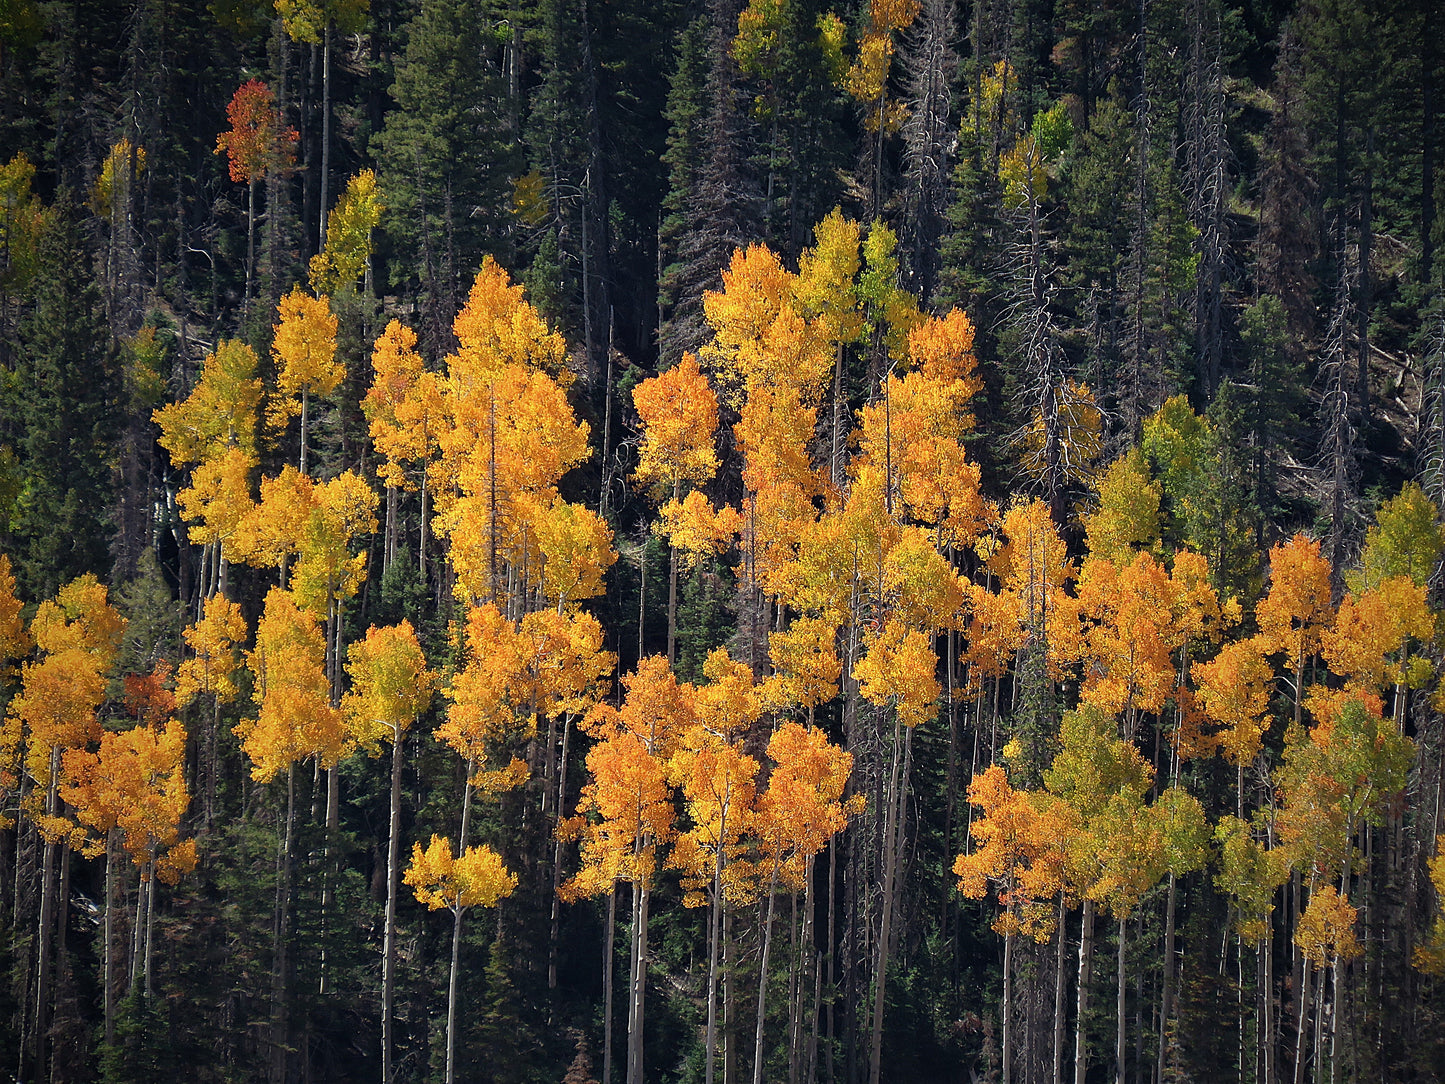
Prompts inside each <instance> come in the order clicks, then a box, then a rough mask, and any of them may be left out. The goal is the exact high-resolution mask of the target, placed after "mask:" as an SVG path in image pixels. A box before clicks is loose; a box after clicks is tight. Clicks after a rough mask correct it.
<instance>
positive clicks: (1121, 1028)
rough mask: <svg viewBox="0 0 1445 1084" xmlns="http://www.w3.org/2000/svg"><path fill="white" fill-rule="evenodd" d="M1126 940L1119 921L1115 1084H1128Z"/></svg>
mask: <svg viewBox="0 0 1445 1084" xmlns="http://www.w3.org/2000/svg"><path fill="white" fill-rule="evenodd" d="M1127 939H1128V928H1127V925H1126V922H1125V920H1124V919H1122V918H1121V919H1120V920H1119V975H1118V977H1119V1009H1118V1012H1119V1020H1118V1030H1117V1032H1116V1034H1115V1040H1114V1070H1115V1080H1116V1081H1117V1084H1129V1082H1128V1077H1127V1076H1126V1075H1125V1072H1124V1064H1125V1050H1124V1043H1125V1033H1126V1031H1127V1030H1128V1029H1127V1027H1126V1026H1125V1025H1126V1023H1127V1020H1126V1017H1125V1016H1124V1013H1125V1004H1124V1002H1125V997H1126V995H1127V993H1128V989H1129V987H1128V982H1127V980H1126V978H1125V975H1124V946H1125V943H1126V941H1127Z"/></svg>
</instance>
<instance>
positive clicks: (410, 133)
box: [377, 0, 515, 354]
mask: <svg viewBox="0 0 1445 1084" xmlns="http://www.w3.org/2000/svg"><path fill="white" fill-rule="evenodd" d="M504 39H505V30H504V29H503V28H501V27H499V26H498V25H497V24H496V22H495V21H494V20H492V19H491V18H489V17H488V14H487V11H486V8H485V7H484V5H483V4H482V2H481V0H425V2H424V3H422V5H421V7H420V9H419V10H418V12H417V14H416V16H415V17H414V18H413V19H412V21H411V23H410V24H409V25H408V30H407V44H406V53H405V55H404V56H403V57H402V58H401V59H400V61H399V62H398V63H397V67H396V82H395V83H394V84H393V86H392V88H391V95H392V97H393V98H394V99H395V101H396V104H397V108H396V109H394V110H392V111H390V112H389V113H388V114H387V121H386V127H385V128H384V129H383V130H382V131H381V132H380V133H378V135H377V144H378V146H379V158H380V162H381V188H382V191H384V192H385V193H386V194H387V201H386V202H387V211H386V213H385V216H384V218H383V222H384V223H385V225H386V228H387V232H388V233H389V235H390V236H391V237H392V238H393V239H394V240H395V242H396V243H397V244H398V246H399V249H398V253H397V255H398V257H399V258H397V259H395V260H392V261H391V262H390V264H389V267H390V273H391V280H392V281H393V282H395V283H398V284H401V283H412V284H414V286H415V288H417V289H418V290H419V293H420V296H421V300H422V311H423V313H424V314H425V318H424V320H423V321H422V322H421V324H420V325H419V330H420V332H421V335H422V338H423V341H424V342H425V343H426V344H427V347H428V352H429V353H433V354H435V353H441V352H442V351H440V350H438V349H437V348H438V347H440V346H443V345H446V344H449V343H450V341H451V332H450V328H449V324H450V321H451V317H452V314H454V313H455V312H456V311H457V309H458V308H459V307H460V301H461V298H462V295H463V293H464V291H465V289H466V285H467V282H468V280H469V279H470V278H471V277H472V269H473V268H475V267H476V266H477V265H478V264H479V263H480V262H481V259H482V257H483V256H484V255H486V254H489V253H490V254H501V253H503V252H505V240H504V239H505V238H506V236H507V232H508V231H507V230H506V229H505V223H506V212H505V211H504V210H502V209H503V208H505V207H506V206H507V205H508V199H507V193H508V190H509V187H510V185H509V183H508V182H509V181H510V179H511V177H512V176H514V175H515V169H514V163H515V157H514V156H515V148H514V144H513V138H512V135H511V132H510V129H509V126H508V125H507V123H506V116H507V114H506V101H505V87H504V84H503V81H502V73H501V70H500V60H499V55H500V50H501V47H502V44H503V41H504ZM413 261H415V265H414V264H413ZM413 266H416V268H417V270H416V271H413V270H412V268H413Z"/></svg>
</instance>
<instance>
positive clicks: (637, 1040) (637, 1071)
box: [627, 881, 651, 1084]
mask: <svg viewBox="0 0 1445 1084" xmlns="http://www.w3.org/2000/svg"><path fill="white" fill-rule="evenodd" d="M650 897H651V892H650V890H649V888H648V886H647V885H646V884H645V883H643V882H641V881H634V882H633V883H632V988H631V992H630V997H629V1005H628V1014H627V1084H642V1054H643V1048H642V1028H643V1008H644V995H645V994H646V990H647V907H648V903H649V902H650Z"/></svg>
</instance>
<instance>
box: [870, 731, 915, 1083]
mask: <svg viewBox="0 0 1445 1084" xmlns="http://www.w3.org/2000/svg"><path fill="white" fill-rule="evenodd" d="M902 731H903V726H902V723H901V722H900V721H899V719H898V718H897V716H896V714H895V716H894V720H893V767H892V770H891V772H890V773H889V796H888V812H887V815H886V817H885V818H884V823H883V846H884V855H883V913H882V916H881V918H880V921H879V930H878V952H877V956H876V958H877V964H878V966H877V968H876V970H875V972H874V976H873V1022H872V1035H871V1042H870V1046H869V1054H868V1059H869V1060H868V1084H879V1081H880V1077H881V1073H882V1065H883V994H884V985H885V982H886V979H887V976H888V949H889V941H890V940H891V938H892V934H893V931H892V920H893V879H894V874H895V872H896V867H897V862H898V846H897V840H896V839H895V835H896V833H897V828H898V820H899V814H900V810H901V806H902V802H901V799H900V795H899V773H900V771H901V768H902V766H901V764H900V759H901V758H900V757H899V747H900V746H901V745H902V744H903V742H902V736H903V735H902ZM910 733H911V731H910Z"/></svg>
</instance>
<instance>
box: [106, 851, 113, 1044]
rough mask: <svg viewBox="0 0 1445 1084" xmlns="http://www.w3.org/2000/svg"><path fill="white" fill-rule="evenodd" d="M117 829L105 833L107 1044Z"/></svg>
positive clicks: (110, 1039) (109, 1040) (110, 1041)
mask: <svg viewBox="0 0 1445 1084" xmlns="http://www.w3.org/2000/svg"><path fill="white" fill-rule="evenodd" d="M114 905H115V829H114V828H112V829H110V830H109V831H107V832H106V834H105V1045H106V1046H113V1045H114V1044H115V922H114V917H113V915H114Z"/></svg>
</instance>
